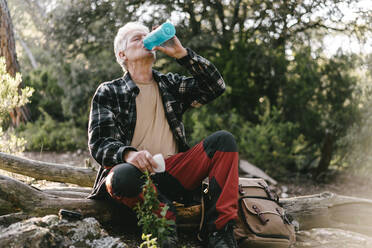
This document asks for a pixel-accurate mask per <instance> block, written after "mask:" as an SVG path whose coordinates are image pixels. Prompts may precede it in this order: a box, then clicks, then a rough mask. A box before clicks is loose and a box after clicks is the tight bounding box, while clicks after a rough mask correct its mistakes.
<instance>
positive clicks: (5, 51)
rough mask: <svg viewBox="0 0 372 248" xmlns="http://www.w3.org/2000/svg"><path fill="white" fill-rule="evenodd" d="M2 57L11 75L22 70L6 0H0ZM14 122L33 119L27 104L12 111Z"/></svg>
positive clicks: (17, 123)
mask: <svg viewBox="0 0 372 248" xmlns="http://www.w3.org/2000/svg"><path fill="white" fill-rule="evenodd" d="M0 57H5V61H6V70H7V72H8V73H9V74H10V75H11V76H13V77H14V76H15V74H16V73H17V72H20V67H19V64H18V61H17V55H16V50H15V41H14V33H13V24H12V20H11V18H10V14H9V9H8V5H7V2H6V0H0ZM10 116H11V118H12V124H13V125H14V126H18V125H19V123H20V122H21V121H29V120H30V119H31V115H30V110H29V109H28V108H27V107H26V106H22V107H20V108H17V109H15V110H14V111H12V112H11V113H10Z"/></svg>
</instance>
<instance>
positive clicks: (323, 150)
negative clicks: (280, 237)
mask: <svg viewBox="0 0 372 248" xmlns="http://www.w3.org/2000/svg"><path fill="white" fill-rule="evenodd" d="M3 2H4V1H3ZM6 2H7V4H8V9H9V13H10V16H11V19H12V29H13V32H14V37H15V42H16V46H15V47H16V55H17V58H18V62H19V68H20V73H21V75H22V84H23V85H24V86H29V87H31V88H33V89H34V92H33V94H32V96H31V97H30V100H31V102H30V103H28V104H27V105H26V108H27V109H28V110H29V114H30V115H29V118H24V119H25V120H24V121H20V122H17V121H14V116H12V115H9V114H8V115H2V118H3V119H2V124H1V125H2V129H3V131H4V137H5V136H6V137H8V141H7V142H10V141H9V140H10V138H9V137H11V136H12V135H15V136H16V137H18V138H22V139H23V140H24V141H25V142H26V143H25V146H23V145H19V146H17V145H14V149H13V151H11V150H10V147H11V146H7V149H8V152H22V149H23V147H24V148H25V151H26V152H37V153H42V152H50V151H53V152H58V153H61V152H68V151H70V152H75V151H81V152H86V151H87V123H88V117H89V116H88V113H89V108H90V101H91V98H92V96H93V94H94V92H95V90H96V88H97V86H98V85H99V84H100V83H102V82H104V81H110V80H112V79H115V78H119V77H121V76H122V71H121V67H120V66H119V65H118V64H117V63H116V60H115V55H114V52H113V40H114V37H115V35H116V32H117V30H118V29H119V28H120V27H121V26H123V25H124V24H125V23H127V22H129V21H140V22H143V23H144V24H145V25H146V26H148V27H149V28H151V26H153V25H158V24H161V23H162V22H164V21H166V20H170V21H171V22H173V23H174V24H175V26H176V30H177V36H178V38H179V39H180V40H181V42H182V44H183V45H184V46H186V47H190V48H191V49H193V50H194V51H196V52H197V53H199V54H200V55H202V56H204V57H206V58H208V59H209V60H210V61H212V62H213V63H214V64H215V65H216V67H217V68H218V69H219V70H220V72H221V74H222V75H223V77H224V79H225V81H226V84H227V90H226V92H225V93H224V94H223V95H222V96H221V97H219V98H218V99H217V100H215V101H214V102H212V103H210V104H208V105H206V106H203V107H201V108H199V109H194V110H190V111H188V112H187V113H186V114H185V116H184V122H185V126H186V133H187V134H188V140H189V143H190V144H195V143H197V142H199V141H200V140H201V139H202V138H204V137H206V136H207V135H209V134H211V133H212V132H214V131H217V130H220V129H225V130H228V131H230V132H231V133H233V134H234V136H235V138H236V140H237V142H238V145H239V153H240V157H241V159H245V160H248V161H249V162H250V163H252V164H254V165H256V166H257V167H259V168H261V169H262V170H264V171H265V172H266V173H268V174H269V175H270V176H272V177H274V178H277V179H283V180H284V179H285V178H288V177H293V176H295V177H300V176H304V177H310V178H311V179H316V180H324V179H327V178H330V177H331V176H332V175H334V174H335V173H347V174H352V175H359V176H365V177H367V176H370V175H372V152H371V148H372V146H371V142H372V136H371V133H372V126H371V124H372V116H371V114H372V108H371V107H372V101H371V97H372V95H371V86H372V74H371V69H372V56H371V54H372V49H371V47H372V42H371V39H370V37H371V31H372V25H371V23H372V14H371V13H372V4H371V1H369V0H365V1H361V0H344V1H340V0H311V1H310V0H280V1H276V0H275V1H274V0H260V1H257V0H231V1H226V0H200V1H198V0H193V1H189V0H178V1H167V0H162V1H157V0H153V1H127V0H121V1H119V0H91V1H86V0H59V1H56V0H7V1H6ZM155 68H156V69H157V70H159V71H161V72H168V71H171V72H177V73H181V74H185V75H189V74H188V72H187V71H185V70H184V69H183V68H182V67H180V66H179V65H178V64H177V63H175V62H174V61H173V59H170V58H167V57H165V56H163V55H162V54H160V53H158V59H157V62H156V64H155ZM26 119H27V120H26ZM10 133H11V134H10ZM2 142H5V141H4V139H3V141H2ZM3 147H4V146H3ZM3 150H4V148H3Z"/></svg>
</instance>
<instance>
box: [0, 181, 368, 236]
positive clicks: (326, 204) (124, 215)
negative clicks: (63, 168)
mask: <svg viewBox="0 0 372 248" xmlns="http://www.w3.org/2000/svg"><path fill="white" fill-rule="evenodd" d="M88 191H89V189H87V188H56V189H48V190H44V191H42V190H39V189H36V188H34V187H30V186H28V185H26V184H24V183H22V182H20V181H17V180H15V179H12V178H9V177H6V176H2V175H0V202H1V204H0V215H3V216H0V225H9V224H11V223H13V222H15V221H19V220H21V219H24V218H27V217H29V216H44V215H47V214H58V212H59V210H60V209H62V208H63V209H68V210H73V211H79V212H81V213H82V214H83V216H84V217H89V216H93V217H95V218H96V219H97V220H98V221H99V222H101V223H112V222H115V223H120V222H122V223H127V224H128V225H135V218H134V215H133V213H132V212H131V211H129V210H128V209H127V208H126V207H124V206H120V205H118V204H115V203H113V202H109V201H97V200H89V199H86V198H85V197H86V196H87V192H88ZM281 203H282V204H283V207H284V208H285V209H286V212H287V213H288V214H289V215H291V216H292V217H293V218H294V219H295V220H297V221H298V222H299V223H300V230H308V229H311V228H339V229H344V230H350V231H354V232H359V233H363V234H366V235H371V234H372V224H371V223H372V200H367V199H360V198H355V197H347V196H340V195H335V194H332V193H329V192H326V193H322V194H316V195H309V196H301V197H293V198H287V199H282V200H281ZM177 208H178V220H179V227H180V229H182V230H195V229H196V228H197V227H198V225H199V220H200V205H195V206H191V207H186V208H185V207H183V206H182V205H178V206H177ZM128 216H129V217H128ZM131 220H132V221H131Z"/></svg>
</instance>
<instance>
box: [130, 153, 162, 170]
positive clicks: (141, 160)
mask: <svg viewBox="0 0 372 248" xmlns="http://www.w3.org/2000/svg"><path fill="white" fill-rule="evenodd" d="M124 161H125V162H127V163H130V164H132V165H134V166H136V167H137V168H138V169H140V170H141V171H142V172H145V171H148V172H150V174H151V173H154V169H153V168H158V165H157V163H156V162H155V160H154V159H153V158H152V155H151V154H150V153H149V152H148V151H146V150H143V151H139V152H136V151H129V152H126V153H125V154H124Z"/></svg>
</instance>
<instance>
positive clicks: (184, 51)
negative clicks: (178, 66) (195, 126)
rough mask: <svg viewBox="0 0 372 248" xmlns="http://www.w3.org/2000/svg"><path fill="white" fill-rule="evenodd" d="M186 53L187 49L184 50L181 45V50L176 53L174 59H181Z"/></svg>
mask: <svg viewBox="0 0 372 248" xmlns="http://www.w3.org/2000/svg"><path fill="white" fill-rule="evenodd" d="M186 55H187V50H186V48H184V47H183V49H182V51H181V52H180V53H178V54H176V55H175V56H174V57H175V58H176V59H181V58H183V57H185V56H186Z"/></svg>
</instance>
